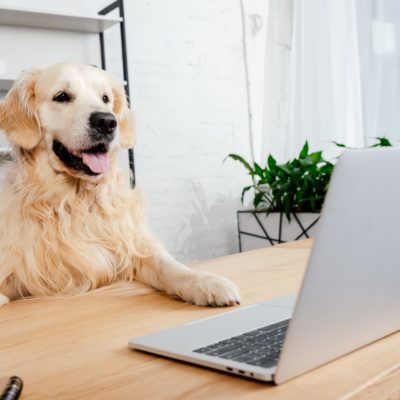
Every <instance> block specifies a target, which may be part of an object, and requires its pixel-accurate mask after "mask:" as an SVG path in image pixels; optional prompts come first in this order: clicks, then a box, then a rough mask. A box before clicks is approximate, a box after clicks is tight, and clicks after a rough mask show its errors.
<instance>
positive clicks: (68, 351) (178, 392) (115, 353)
mask: <svg viewBox="0 0 400 400" xmlns="http://www.w3.org/2000/svg"><path fill="white" fill-rule="evenodd" d="M310 247H311V242H310V241H301V242H293V243H288V244H285V245H281V246H275V247H273V248H268V249H261V250H255V251H251V252H246V253H242V254H237V255H233V256H228V257H223V258H220V259H216V260H211V261H205V262H201V263H198V264H196V265H194V266H193V267H194V268H198V269H201V270H209V271H214V272H216V273H220V274H222V275H226V276H228V277H230V278H231V279H233V280H234V281H235V282H237V283H238V284H239V286H240V289H241V292H242V298H243V301H242V306H246V305H249V304H252V303H256V302H259V301H261V300H266V299H269V298H272V297H275V296H279V295H284V294H287V293H290V292H293V291H297V290H298V289H299V285H300V283H301V279H302V276H303V272H304V267H305V264H306V260H307V257H308V255H309V251H310ZM141 292H143V290H142V291H140V290H139V291H138V293H136V294H135V295H130V296H116V295H115V294H113V293H108V294H107V293H103V294H102V295H99V294H90V295H86V296H82V297H75V298H65V299H36V300H25V301H21V302H15V303H11V304H10V305H7V306H5V307H2V308H0V376H10V375H12V374H16V375H19V376H21V377H22V378H23V379H24V381H25V388H24V391H23V396H22V397H21V398H23V399H96V400H100V399H140V400H142V399H143V400H147V399H150V400H153V399H207V400H208V399H236V398H237V399H268V400H269V399H285V400H292V399H296V400H298V399H307V400H312V399H318V400H325V399H363V400H364V399H380V400H381V399H400V364H399V361H400V333H397V334H394V335H391V336H389V337H387V338H385V339H383V340H380V341H378V342H375V343H373V344H371V345H369V346H367V347H365V348H363V349H361V350H358V351H356V352H354V353H352V354H350V355H347V356H345V357H343V358H341V359H340V360H337V361H334V362H332V363H330V364H328V365H326V366H323V367H321V368H319V369H317V370H314V371H312V372H309V373H307V374H305V375H303V376H301V377H299V378H297V379H293V380H292V381H289V382H287V383H285V384H283V385H281V386H274V385H272V384H266V383H262V382H256V381H251V380H247V379H245V378H241V377H236V376H231V375H228V374H225V373H223V372H217V371H213V370H209V369H206V368H201V367H197V366H193V365H189V364H185V363H181V362H178V361H172V360H169V359H165V358H161V357H156V356H152V355H149V354H145V353H141V352H137V351H132V350H129V349H128V347H127V343H128V339H129V338H131V337H133V336H136V335H143V334H145V333H149V332H152V331H155V330H158V329H161V328H166V327H169V326H173V325H175V324H178V323H184V322H188V321H191V320H194V319H197V318H202V317H206V316H210V315H214V314H218V313H221V312H226V311H227V309H217V308H201V307H195V306H191V305H189V304H185V303H182V302H180V301H177V300H174V299H170V298H168V297H166V296H164V295H162V294H160V293H157V292H154V291H152V290H145V292H146V293H141ZM399 312H400V310H399Z"/></svg>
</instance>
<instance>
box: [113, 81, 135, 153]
mask: <svg viewBox="0 0 400 400" xmlns="http://www.w3.org/2000/svg"><path fill="white" fill-rule="evenodd" d="M112 91H113V95H114V106H113V111H114V113H115V115H116V117H117V120H118V130H119V141H120V144H121V147H123V148H125V149H129V148H131V147H133V145H134V143H135V136H134V133H133V130H134V123H133V114H132V111H131V109H130V108H129V106H128V101H127V99H126V94H125V92H124V90H123V88H122V86H121V85H120V84H118V83H117V82H115V81H113V82H112Z"/></svg>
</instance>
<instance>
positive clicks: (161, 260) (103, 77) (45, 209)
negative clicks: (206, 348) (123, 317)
mask: <svg viewBox="0 0 400 400" xmlns="http://www.w3.org/2000/svg"><path fill="white" fill-rule="evenodd" d="M0 128H1V129H2V130H4V131H5V133H6V134H7V136H8V139H9V141H10V142H11V143H12V145H13V158H14V159H13V161H12V162H10V164H9V165H8V166H7V167H6V168H7V171H6V172H5V179H4V182H3V183H2V186H1V191H2V192H1V193H2V195H1V202H0V227H1V237H0V305H1V304H5V303H7V302H8V301H9V300H15V299H20V298H24V297H28V296H35V297H38V296H57V295H58V296H64V295H72V294H79V293H83V292H86V291H89V290H91V289H95V288H99V287H102V286H105V285H110V284H113V283H117V282H121V281H126V282H133V281H134V280H137V281H139V282H143V283H145V284H147V285H150V286H152V287H154V288H156V289H158V290H160V291H163V292H165V293H167V294H168V295H171V296H174V297H179V298H181V299H182V300H184V301H186V302H189V303H193V304H196V305H199V306H229V305H233V304H237V303H239V291H238V289H237V287H236V285H235V284H234V283H232V282H231V281H230V280H228V279H226V278H223V277H219V276H217V275H214V274H211V273H206V272H199V271H195V270H192V269H190V268H188V267H187V266H185V265H183V264H181V263H179V262H177V261H176V260H175V259H174V258H173V257H172V256H171V255H170V254H169V253H168V252H167V251H166V249H165V248H164V247H163V246H162V244H161V243H160V242H159V241H158V240H157V238H156V237H155V236H153V234H152V233H150V232H149V230H148V228H147V226H146V220H145V217H144V206H143V200H142V196H141V194H140V192H139V191H138V190H137V189H134V190H132V189H129V188H128V187H127V186H128V185H127V183H126V181H127V178H126V175H124V172H123V171H122V170H121V169H120V168H119V167H118V165H117V155H118V152H119V151H120V150H121V149H127V148H129V147H131V146H132V145H133V142H134V133H133V124H132V115H131V111H130V109H129V107H128V104H127V101H126V97H125V93H124V91H123V89H122V87H121V86H120V85H119V84H118V83H117V82H116V81H115V80H113V78H112V77H111V76H110V75H109V74H108V73H106V72H105V71H103V70H100V69H98V68H96V67H93V66H89V65H82V64H75V63H61V64H55V65H51V66H46V67H42V68H37V69H33V70H30V71H26V72H25V73H23V75H22V76H21V78H20V79H19V80H18V81H17V82H16V83H15V84H14V86H13V87H12V89H11V90H10V91H9V92H8V94H7V96H6V97H5V99H4V100H3V101H2V102H0Z"/></svg>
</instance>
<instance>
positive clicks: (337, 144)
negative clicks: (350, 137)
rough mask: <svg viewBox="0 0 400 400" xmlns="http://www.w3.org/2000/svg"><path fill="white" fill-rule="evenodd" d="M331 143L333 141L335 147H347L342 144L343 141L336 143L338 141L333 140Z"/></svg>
mask: <svg viewBox="0 0 400 400" xmlns="http://www.w3.org/2000/svg"><path fill="white" fill-rule="evenodd" d="M332 143H334V144H335V145H336V146H337V147H343V148H344V149H347V148H348V147H347V146H346V145H345V144H343V143H338V142H335V141H333V142H332Z"/></svg>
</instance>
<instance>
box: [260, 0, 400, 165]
mask: <svg viewBox="0 0 400 400" xmlns="http://www.w3.org/2000/svg"><path fill="white" fill-rule="evenodd" d="M399 43H400V2H399V1H398V0H294V1H293V0H270V1H269V15H268V29H267V40H266V53H265V79H264V81H265V83H264V87H265V91H264V122H263V129H262V131H261V132H258V134H259V135H260V137H261V139H260V140H259V142H261V144H262V145H261V148H260V149H258V154H259V161H261V162H264V160H265V156H266V154H268V153H273V154H275V155H276V156H277V157H278V159H279V160H280V161H284V160H286V159H288V158H290V157H293V156H294V155H295V154H296V153H298V152H299V151H300V148H301V146H302V145H303V143H304V142H305V140H308V142H309V143H310V146H311V149H314V150H316V149H323V150H324V153H325V157H326V158H328V159H330V158H333V157H335V156H336V155H337V154H338V149H337V148H336V147H335V146H334V145H333V144H332V143H331V142H332V141H337V142H341V143H346V144H347V145H348V146H356V147H358V146H364V145H365V144H367V143H371V141H372V138H373V137H377V136H388V137H389V138H391V139H392V140H393V141H394V142H396V141H398V140H399V139H400V129H399V128H400V60H399ZM255 134H257V132H256V133H255ZM255 153H256V154H257V151H255Z"/></svg>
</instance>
